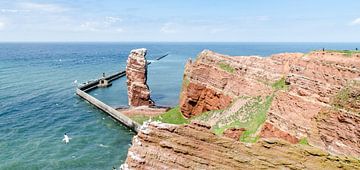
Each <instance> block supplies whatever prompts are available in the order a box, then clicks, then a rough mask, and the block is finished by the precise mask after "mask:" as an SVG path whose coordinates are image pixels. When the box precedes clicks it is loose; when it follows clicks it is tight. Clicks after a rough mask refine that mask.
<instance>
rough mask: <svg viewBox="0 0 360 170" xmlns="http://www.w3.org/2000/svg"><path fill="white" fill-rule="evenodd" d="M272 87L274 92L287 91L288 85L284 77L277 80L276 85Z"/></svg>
mask: <svg viewBox="0 0 360 170" xmlns="http://www.w3.org/2000/svg"><path fill="white" fill-rule="evenodd" d="M271 87H272V88H273V89H274V90H287V89H288V85H287V84H286V82H285V77H282V78H281V79H279V80H277V81H276V82H275V83H273V84H272V85H271Z"/></svg>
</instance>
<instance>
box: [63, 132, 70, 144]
mask: <svg viewBox="0 0 360 170" xmlns="http://www.w3.org/2000/svg"><path fill="white" fill-rule="evenodd" d="M70 139H71V138H69V136H68V135H66V133H65V134H64V139H63V140H62V141H65V144H68V143H69V142H70Z"/></svg>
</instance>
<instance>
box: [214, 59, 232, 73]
mask: <svg viewBox="0 0 360 170" xmlns="http://www.w3.org/2000/svg"><path fill="white" fill-rule="evenodd" d="M218 66H219V67H220V68H221V69H223V70H225V71H227V72H229V73H231V74H232V73H234V72H235V69H234V68H233V67H231V66H230V64H228V63H225V62H223V61H221V62H219V63H218Z"/></svg>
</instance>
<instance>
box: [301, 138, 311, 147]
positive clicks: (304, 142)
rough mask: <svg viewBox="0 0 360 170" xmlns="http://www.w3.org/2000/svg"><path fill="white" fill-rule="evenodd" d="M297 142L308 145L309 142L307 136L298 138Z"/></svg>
mask: <svg viewBox="0 0 360 170" xmlns="http://www.w3.org/2000/svg"><path fill="white" fill-rule="evenodd" d="M299 144H301V145H309V142H308V140H307V138H301V139H300V140H299Z"/></svg>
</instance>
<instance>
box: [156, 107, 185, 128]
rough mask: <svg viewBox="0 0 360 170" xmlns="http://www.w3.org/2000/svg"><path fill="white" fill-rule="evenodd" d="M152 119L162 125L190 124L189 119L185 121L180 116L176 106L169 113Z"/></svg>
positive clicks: (178, 108)
mask: <svg viewBox="0 0 360 170" xmlns="http://www.w3.org/2000/svg"><path fill="white" fill-rule="evenodd" d="M152 119H153V120H158V121H160V122H163V123H170V124H188V123H189V122H190V121H189V119H186V118H185V117H184V116H183V115H182V113H181V111H180V107H179V106H176V107H174V108H172V109H170V110H169V111H167V112H165V113H163V114H161V115H158V116H156V117H154V118H152Z"/></svg>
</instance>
